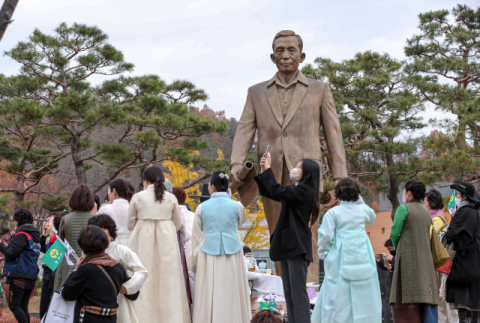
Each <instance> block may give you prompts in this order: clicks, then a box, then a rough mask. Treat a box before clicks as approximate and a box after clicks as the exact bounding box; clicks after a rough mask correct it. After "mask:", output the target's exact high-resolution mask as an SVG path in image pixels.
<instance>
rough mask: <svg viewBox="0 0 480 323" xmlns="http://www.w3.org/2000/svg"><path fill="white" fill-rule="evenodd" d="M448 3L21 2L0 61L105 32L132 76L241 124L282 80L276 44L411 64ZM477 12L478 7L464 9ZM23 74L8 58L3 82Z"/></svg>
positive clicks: (312, 53)
mask: <svg viewBox="0 0 480 323" xmlns="http://www.w3.org/2000/svg"><path fill="white" fill-rule="evenodd" d="M456 3H457V2H456V1H447V0H424V1H422V0H402V1H398V0H397V1H385V0H382V1H373V0H371V1H367V0H365V1H362V0H340V1H333V0H331V1H325V0H320V1H319V0H295V1H292V0H290V1H287V0H281V1H280V0H277V1H274V0H235V1H233V0H193V1H192V0H175V1H145V0H136V1H131V0H130V1H127V0H20V2H19V5H18V6H17V9H16V11H15V13H14V16H13V19H14V22H13V23H12V24H11V25H10V26H9V27H8V29H7V31H6V33H5V36H4V37H3V40H2V41H1V42H0V51H1V52H2V54H3V51H5V50H9V49H11V48H12V47H14V46H15V45H16V43H17V42H18V41H23V40H26V39H27V37H28V36H29V35H30V34H31V33H32V31H33V30H34V29H35V28H39V29H40V30H41V31H43V32H45V33H52V31H53V29H54V28H55V27H56V26H57V25H58V24H59V23H61V22H67V23H68V24H72V23H73V22H77V23H84V24H88V25H97V26H98V27H100V28H101V29H103V30H104V31H105V32H106V33H107V34H108V35H109V36H110V42H111V43H112V44H113V45H114V46H115V47H116V48H118V49H120V50H121V51H123V53H124V55H125V59H126V61H128V62H132V63H134V64H135V71H134V72H133V73H132V74H133V75H143V74H157V75H159V76H160V77H161V78H162V79H164V80H165V81H167V82H170V81H173V80H175V79H187V80H190V81H192V82H194V83H195V84H196V85H197V87H199V88H202V89H204V90H206V91H207V93H208V94H209V96H210V100H208V101H207V102H206V103H207V104H208V105H209V106H210V107H211V108H213V109H215V110H225V111H226V115H227V117H235V118H239V117H240V115H241V112H242V109H243V105H244V103H245V99H246V94H247V89H248V87H250V86H252V85H254V84H256V83H259V82H262V81H265V80H268V79H270V78H271V77H272V76H273V75H274V73H275V72H276V67H275V65H274V64H273V63H272V62H271V61H270V58H269V55H270V53H271V51H272V49H271V44H272V39H273V37H274V35H275V34H276V33H277V32H278V31H280V30H284V29H291V30H294V31H295V32H297V33H298V34H300V35H301V36H302V38H303V41H304V51H305V53H306V54H307V59H306V61H305V63H309V62H313V60H314V59H315V58H316V57H318V56H322V57H328V58H331V59H332V60H336V61H341V60H343V59H348V58H351V57H352V56H353V55H354V54H355V53H357V52H360V51H366V50H374V51H379V52H387V53H389V54H390V55H391V56H393V57H395V58H398V59H402V58H404V53H403V47H404V45H405V41H406V39H407V38H408V37H411V36H412V35H413V34H415V33H417V25H418V14H419V13H422V12H427V11H430V10H439V9H449V10H451V9H452V8H453V7H454V6H455V5H456ZM462 3H466V4H467V5H469V6H471V7H474V6H478V1H473V0H468V1H463V2H462ZM18 68H19V66H18V65H17V64H16V63H14V62H13V61H12V60H11V59H9V58H8V57H4V56H3V55H1V56H0V73H3V74H6V75H12V74H16V73H17V72H18Z"/></svg>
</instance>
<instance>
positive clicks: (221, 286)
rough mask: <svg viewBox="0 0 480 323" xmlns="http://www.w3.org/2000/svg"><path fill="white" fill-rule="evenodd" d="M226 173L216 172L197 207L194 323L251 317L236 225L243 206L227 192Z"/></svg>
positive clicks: (242, 321)
mask: <svg viewBox="0 0 480 323" xmlns="http://www.w3.org/2000/svg"><path fill="white" fill-rule="evenodd" d="M227 190H228V175H227V174H225V173H221V172H216V173H215V174H213V175H212V178H211V179H210V183H209V186H208V191H209V193H210V195H211V198H210V199H209V200H208V201H206V202H203V203H202V204H200V205H199V206H198V207H197V210H196V212H195V219H194V224H193V236H192V251H193V254H192V267H193V268H192V270H193V271H196V274H197V275H196V291H195V309H194V313H193V322H194V323H225V322H228V323H249V322H250V320H251V319H252V312H251V307H250V291H249V287H248V278H247V267H246V266H245V262H244V260H243V249H242V239H241V238H240V235H239V234H238V228H239V227H240V226H241V225H242V224H243V223H245V221H246V220H247V216H246V212H245V208H244V207H243V205H242V204H241V203H240V202H237V201H233V200H231V199H230V198H229V196H228V194H227Z"/></svg>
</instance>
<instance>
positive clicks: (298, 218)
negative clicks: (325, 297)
mask: <svg viewBox="0 0 480 323" xmlns="http://www.w3.org/2000/svg"><path fill="white" fill-rule="evenodd" d="M270 165H271V156H270V154H268V155H267V158H265V157H262V160H261V163H260V166H261V171H262V172H261V174H260V175H258V176H256V177H255V181H256V182H257V184H258V188H259V190H260V194H261V195H262V196H264V197H267V198H269V199H272V200H275V201H278V202H281V203H282V209H281V212H280V217H279V219H278V222H277V225H276V226H275V229H274V231H273V233H272V235H271V237H270V258H271V259H272V260H274V261H280V262H281V269H282V280H283V289H284V292H285V298H286V301H287V312H288V319H289V322H292V323H295V322H296V323H305V322H310V302H309V299H308V294H307V290H306V283H307V270H308V266H309V264H310V263H311V262H313V255H312V232H311V230H310V225H311V224H313V223H315V221H317V219H318V215H319V212H320V166H319V165H318V163H317V162H316V161H314V160H312V159H304V160H302V161H300V162H299V163H298V165H297V167H296V168H293V169H292V170H291V172H290V179H291V180H292V182H294V183H295V185H292V186H282V185H280V184H279V183H278V182H277V181H276V179H275V175H274V173H273V171H272V170H271V169H270Z"/></svg>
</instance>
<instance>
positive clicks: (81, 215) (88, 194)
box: [54, 184, 95, 293]
mask: <svg viewBox="0 0 480 323" xmlns="http://www.w3.org/2000/svg"><path fill="white" fill-rule="evenodd" d="M68 205H69V206H70V209H71V211H72V212H71V213H69V214H67V215H65V216H64V217H63V218H62V220H61V221H60V230H59V236H60V239H62V241H63V240H67V242H68V243H69V244H70V246H71V247H72V248H73V250H74V251H75V254H76V255H77V256H78V257H80V256H81V254H82V250H81V249H80V246H79V245H78V243H77V238H78V235H79V233H80V230H81V229H82V228H83V227H84V226H86V225H87V223H88V219H90V218H91V217H92V216H93V214H92V213H91V211H92V210H93V208H94V207H95V197H94V195H93V193H92V191H91V190H90V188H89V187H88V186H87V185H85V184H80V185H77V186H76V187H75V188H74V189H73V192H72V195H70V200H69V201H68ZM69 257H70V260H71V261H72V262H73V261H75V258H74V257H73V256H70V255H69ZM74 269H75V266H70V265H69V264H68V263H67V259H66V257H64V258H63V259H62V261H61V262H60V265H58V267H57V270H56V271H55V286H54V292H56V293H60V290H61V289H62V286H63V284H64V283H65V281H66V280H67V277H68V276H70V274H71V273H72V271H73V270H74Z"/></svg>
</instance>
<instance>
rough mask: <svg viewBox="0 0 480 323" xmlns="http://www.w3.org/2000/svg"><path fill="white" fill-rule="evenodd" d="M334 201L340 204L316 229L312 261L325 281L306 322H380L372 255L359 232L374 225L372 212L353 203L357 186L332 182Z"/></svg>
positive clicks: (343, 181)
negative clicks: (318, 262) (320, 268)
mask: <svg viewBox="0 0 480 323" xmlns="http://www.w3.org/2000/svg"><path fill="white" fill-rule="evenodd" d="M335 196H336V198H337V199H339V200H341V201H342V202H341V203H340V205H339V206H337V207H335V208H332V209H330V210H328V212H327V213H326V214H325V215H324V216H323V220H322V224H321V225H320V228H319V229H318V257H319V258H320V259H322V260H324V261H325V279H324V281H323V284H322V287H321V289H320V294H319V295H318V297H317V302H316V304H315V309H314V310H313V315H312V322H313V323H321V322H323V323H328V322H343V323H353V322H365V323H367V322H368V323H370V322H381V321H382V296H381V293H380V283H379V281H378V275H377V266H376V264H375V254H374V252H373V249H372V245H371V244H370V239H369V238H368V234H367V231H366V230H365V226H366V225H368V224H372V223H373V222H374V221H375V218H376V215H375V212H374V211H373V210H372V209H371V208H370V207H368V205H366V204H365V203H363V202H362V203H357V201H358V199H359V197H360V186H359V185H358V183H357V182H356V181H355V180H353V179H352V178H348V177H345V178H342V179H341V180H339V181H338V183H337V184H336V185H335Z"/></svg>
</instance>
